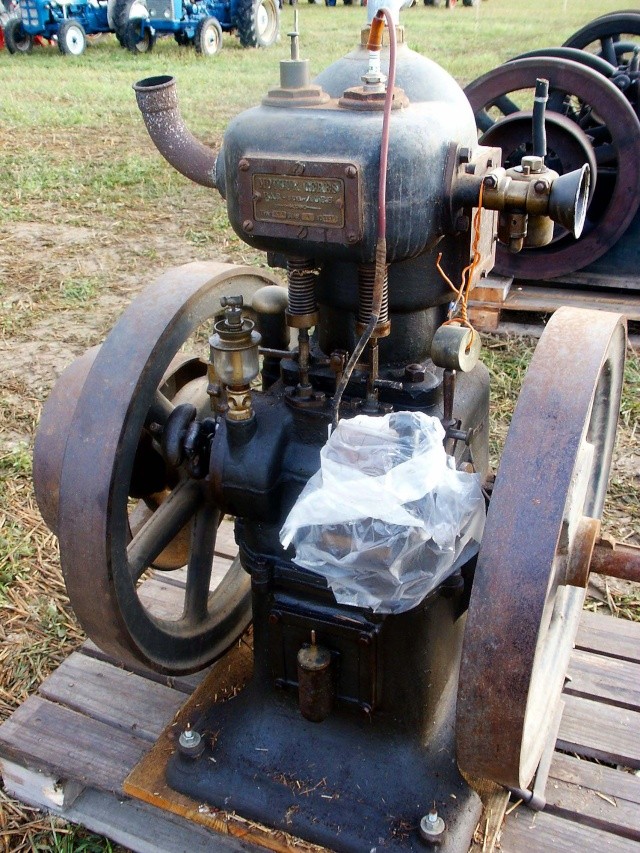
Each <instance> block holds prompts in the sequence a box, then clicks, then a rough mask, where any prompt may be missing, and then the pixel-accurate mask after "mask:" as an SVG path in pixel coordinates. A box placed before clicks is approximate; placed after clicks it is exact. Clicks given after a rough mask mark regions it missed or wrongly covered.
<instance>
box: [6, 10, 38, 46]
mask: <svg viewBox="0 0 640 853" xmlns="http://www.w3.org/2000/svg"><path fill="white" fill-rule="evenodd" d="M4 43H5V44H6V46H7V50H8V51H9V53H31V49H32V48H33V36H32V35H30V34H29V33H28V32H26V31H25V28H24V27H23V26H22V21H21V20H20V18H10V19H9V20H8V21H7V23H6V25H5V28H4Z"/></svg>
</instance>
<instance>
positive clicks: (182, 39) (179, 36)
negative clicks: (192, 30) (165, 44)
mask: <svg viewBox="0 0 640 853" xmlns="http://www.w3.org/2000/svg"><path fill="white" fill-rule="evenodd" d="M173 38H174V39H175V42H176V44H179V45H180V47H188V46H189V45H190V44H193V41H192V40H191V39H190V38H189V36H188V35H187V34H186V33H184V32H182V31H179V32H177V33H175V34H174V36H173Z"/></svg>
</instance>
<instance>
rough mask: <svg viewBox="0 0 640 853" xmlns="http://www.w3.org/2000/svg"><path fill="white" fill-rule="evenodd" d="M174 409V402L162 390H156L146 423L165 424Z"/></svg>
mask: <svg viewBox="0 0 640 853" xmlns="http://www.w3.org/2000/svg"><path fill="white" fill-rule="evenodd" d="M172 411H173V403H171V401H170V400H168V399H167V398H166V397H165V395H164V394H163V393H162V392H161V391H159V390H156V392H155V394H154V395H153V401H152V403H151V407H150V408H149V414H148V415H147V418H146V424H152V423H155V424H160V426H164V424H165V423H166V422H167V420H168V418H169V415H170V414H171V412H172Z"/></svg>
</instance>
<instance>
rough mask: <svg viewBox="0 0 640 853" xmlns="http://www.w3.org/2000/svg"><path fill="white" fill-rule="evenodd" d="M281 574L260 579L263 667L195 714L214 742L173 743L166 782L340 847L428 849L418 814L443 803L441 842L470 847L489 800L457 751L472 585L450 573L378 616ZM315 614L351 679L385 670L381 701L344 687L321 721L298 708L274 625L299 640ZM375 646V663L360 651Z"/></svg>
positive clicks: (257, 638)
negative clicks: (294, 585) (288, 585)
mask: <svg viewBox="0 0 640 853" xmlns="http://www.w3.org/2000/svg"><path fill="white" fill-rule="evenodd" d="M283 582H284V581H283V580H282V579H281V580H278V579H277V578H276V577H272V580H271V581H270V582H267V583H266V584H265V583H264V582H262V583H260V588H259V589H258V590H256V584H255V582H254V620H255V621H254V625H255V629H254V631H255V633H254V647H255V658H256V661H255V664H256V676H255V677H254V680H253V682H252V684H250V685H249V687H247V688H246V689H245V690H244V691H243V692H242V693H241V694H240V695H239V696H237V697H236V698H234V699H232V700H230V701H228V702H225V703H224V704H221V705H213V706H212V707H211V708H209V709H208V710H206V711H205V712H204V713H203V715H202V717H201V718H200V719H199V720H196V721H194V725H195V728H196V729H197V730H198V731H200V732H202V733H204V734H205V735H206V737H207V739H208V741H209V742H211V740H212V738H211V737H210V736H211V735H214V738H213V740H214V741H215V743H214V745H213V746H212V747H211V746H210V747H209V748H208V749H207V750H206V751H205V753H204V755H203V756H202V758H201V759H200V760H199V761H197V762H187V761H185V760H184V759H182V758H181V757H180V756H179V755H176V756H174V757H173V758H172V759H171V761H170V764H169V768H168V773H167V778H168V781H169V784H170V785H171V786H172V787H174V788H176V789H177V790H180V791H184V792H187V793H189V794H190V795H191V796H194V797H195V798H196V799H198V800H199V801H205V802H209V803H212V804H216V805H218V806H221V807H224V808H225V809H228V810H233V811H237V813H238V814H242V815H243V816H245V817H248V818H249V819H254V820H257V821H260V822H262V823H266V824H267V825H269V826H274V827H276V828H280V829H284V830H286V831H287V832H291V833H293V834H294V835H300V836H301V837H304V838H308V839H312V840H313V841H314V842H315V843H318V844H322V845H325V846H327V847H328V848H329V849H331V850H335V851H338V853H362V851H369V850H371V849H372V848H374V847H381V848H383V849H385V850H390V851H393V850H403V851H419V850H424V845H423V842H421V840H420V838H419V834H418V825H419V822H420V818H421V817H422V816H423V815H424V814H426V813H427V812H428V811H429V809H430V808H432V807H433V805H434V803H435V805H436V807H437V809H438V812H439V813H440V814H441V815H442V817H443V818H444V820H445V823H446V825H447V831H446V834H445V838H444V839H443V842H442V845H441V847H440V849H441V850H442V851H443V853H458V851H460V850H466V849H467V846H468V843H469V839H470V837H471V835H472V834H473V830H474V828H475V825H476V822H477V820H478V818H479V815H480V800H479V798H478V796H477V794H475V793H474V792H473V791H472V790H471V789H470V788H469V787H468V785H467V784H466V783H465V782H464V780H463V779H462V777H461V776H460V773H459V771H458V769H457V765H456V761H455V754H454V731H453V709H454V703H455V685H456V674H457V666H458V659H459V650H460V642H461V636H462V630H463V627H464V618H463V617H460V616H459V612H460V605H461V596H462V593H461V592H460V591H458V592H457V593H456V592H454V591H453V590H452V589H451V588H446V587H445V588H444V589H442V590H440V591H439V592H437V593H435V594H434V595H432V596H430V597H429V598H428V599H427V600H426V601H425V602H423V604H422V605H421V606H420V607H419V608H416V609H415V610H413V611H410V612H409V613H406V614H403V615H401V616H393V617H387V618H386V619H385V618H381V617H378V618H377V619H376V620H375V621H374V622H372V623H370V624H367V620H366V618H365V617H363V615H362V614H359V613H358V612H356V613H355V614H354V613H353V611H352V609H351V608H335V607H331V606H326V605H325V609H323V606H322V605H321V604H317V605H315V606H313V607H311V606H310V605H309V598H310V597H312V596H313V594H314V591H313V590H307V591H306V594H305V595H299V596H297V597H292V596H291V595H286V596H283V595H282V594H281V593H279V592H278V586H279V585H280V584H281V583H283ZM315 594H316V595H317V591H316V592H315ZM288 608H290V610H289V609H288ZM274 616H277V618H278V619H279V620H280V621H279V623H278V622H275V621H274ZM305 618H309V619H310V624H315V625H316V626H317V636H318V642H322V644H323V645H324V646H326V647H328V648H329V649H332V650H334V651H335V653H336V656H337V659H338V660H337V663H336V666H337V667H338V668H340V666H344V667H345V668H346V669H347V670H349V671H353V672H352V676H353V679H354V682H355V681H357V677H358V675H361V674H362V672H361V670H362V669H365V671H366V672H367V673H369V672H371V671H372V670H373V671H375V673H376V675H377V677H378V678H379V679H380V680H379V681H376V683H375V693H376V697H377V699H376V701H377V703H378V704H377V705H376V707H375V710H373V711H372V712H371V711H370V712H367V710H366V709H365V710H357V709H354V708H352V707H350V703H349V702H347V701H345V700H344V698H343V701H342V703H340V702H339V703H338V707H337V708H336V709H335V710H334V711H333V713H332V714H331V715H330V716H329V717H328V718H327V719H326V720H324V722H322V723H314V722H310V721H307V720H304V719H303V718H302V717H301V715H300V711H299V709H298V703H297V695H296V694H297V691H296V690H295V689H294V688H291V689H287V687H286V686H284V687H281V688H278V687H277V686H275V684H274V680H273V677H272V666H273V662H274V659H275V658H277V656H278V652H279V649H280V642H281V637H280V634H279V633H278V632H277V631H274V625H275V626H277V625H278V624H280V625H282V626H283V627H282V633H283V634H284V635H286V634H287V633H289V634H291V639H292V640H293V641H294V642H293V643H292V644H291V645H292V646H295V645H296V644H297V642H298V636H297V635H296V627H298V629H299V631H300V632H304V631H305V630H306V626H305V625H302V624H300V623H301V622H303V620H304V619H305ZM296 622H297V623H298V625H297V626H296ZM285 645H288V644H285ZM350 655H351V658H352V659H351V661H349V659H348V658H349V656H350ZM367 656H368V658H369V660H370V661H373V663H369V664H367V663H363V662H362V660H363V658H364V659H365V660H366V659H367ZM339 691H340V686H339V689H338V692H339ZM351 704H353V705H357V704H359V703H357V702H354V703H351ZM362 707H364V706H363V705H362V704H361V708H362ZM212 759H215V761H214V760H212ZM256 780H259V782H257V781H256Z"/></svg>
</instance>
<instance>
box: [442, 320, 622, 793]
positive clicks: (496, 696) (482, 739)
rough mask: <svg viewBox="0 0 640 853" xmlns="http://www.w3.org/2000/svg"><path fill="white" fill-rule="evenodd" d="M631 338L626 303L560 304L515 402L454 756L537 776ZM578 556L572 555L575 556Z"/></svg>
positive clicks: (503, 780) (467, 768)
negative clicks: (602, 306) (622, 307)
mask: <svg viewBox="0 0 640 853" xmlns="http://www.w3.org/2000/svg"><path fill="white" fill-rule="evenodd" d="M625 345H626V330H625V324H624V321H623V319H622V317H621V316H620V315H617V314H609V313H605V312H599V311H585V310H583V309H576V308H561V309H559V310H558V311H557V312H556V313H555V314H554V316H553V317H552V319H551V320H550V322H549V324H548V326H547V328H546V329H545V332H544V334H543V336H542V338H541V339H540V342H539V344H538V346H537V348H536V351H535V353H534V356H533V359H532V361H531V365H530V367H529V370H528V372H527V375H526V377H525V380H524V383H523V386H522V391H521V394H520V397H519V399H518V403H517V405H516V410H515V412H514V416H513V419H512V421H511V426H510V428H509V433H508V435H507V441H506V444H505V448H504V453H503V455H502V459H501V462H500V467H499V470H498V475H497V478H496V483H495V488H494V490H493V494H492V497H491V503H490V506H489V511H488V514H487V523H486V527H485V531H484V535H483V540H482V545H481V548H480V553H479V556H478V563H477V568H476V572H475V577H474V582H473V589H472V593H471V600H470V604H469V611H468V616H467V625H466V628H465V637H464V645H463V654H462V664H461V669H460V682H459V688H458V708H457V722H456V726H457V733H456V742H457V752H458V763H459V764H460V767H461V769H462V770H463V771H464V772H465V773H468V774H470V775H472V776H476V777H480V778H488V779H492V780H493V781H495V782H498V783H500V784H503V785H506V786H507V787H512V788H526V787H527V786H528V785H529V783H530V782H531V778H532V776H533V774H534V772H535V769H536V767H537V764H538V762H539V760H540V756H541V754H542V751H543V749H544V746H545V744H546V740H547V736H548V729H549V726H550V724H551V721H552V719H553V711H554V708H555V706H556V704H557V701H558V700H559V697H560V693H561V691H562V687H563V681H564V675H565V672H566V667H567V664H568V659H569V655H570V653H571V648H572V644H573V639H574V635H575V630H576V629H577V624H578V621H579V619H580V613H581V610H582V604H583V601H584V595H585V587H586V583H587V579H588V571H586V570H585V567H584V566H578V567H577V570H576V555H580V554H583V553H588V548H586V546H585V542H584V539H585V537H586V536H587V534H588V533H589V531H591V532H593V531H594V530H597V527H598V520H599V519H600V517H601V515H602V507H603V503H604V497H605V493H606V487H607V481H608V476H609V469H610V465H611V455H612V451H613V444H614V440H615V431H616V424H617V419H618V411H619V405H620V394H621V389H622V373H623V368H624V355H625ZM572 557H573V559H572Z"/></svg>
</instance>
